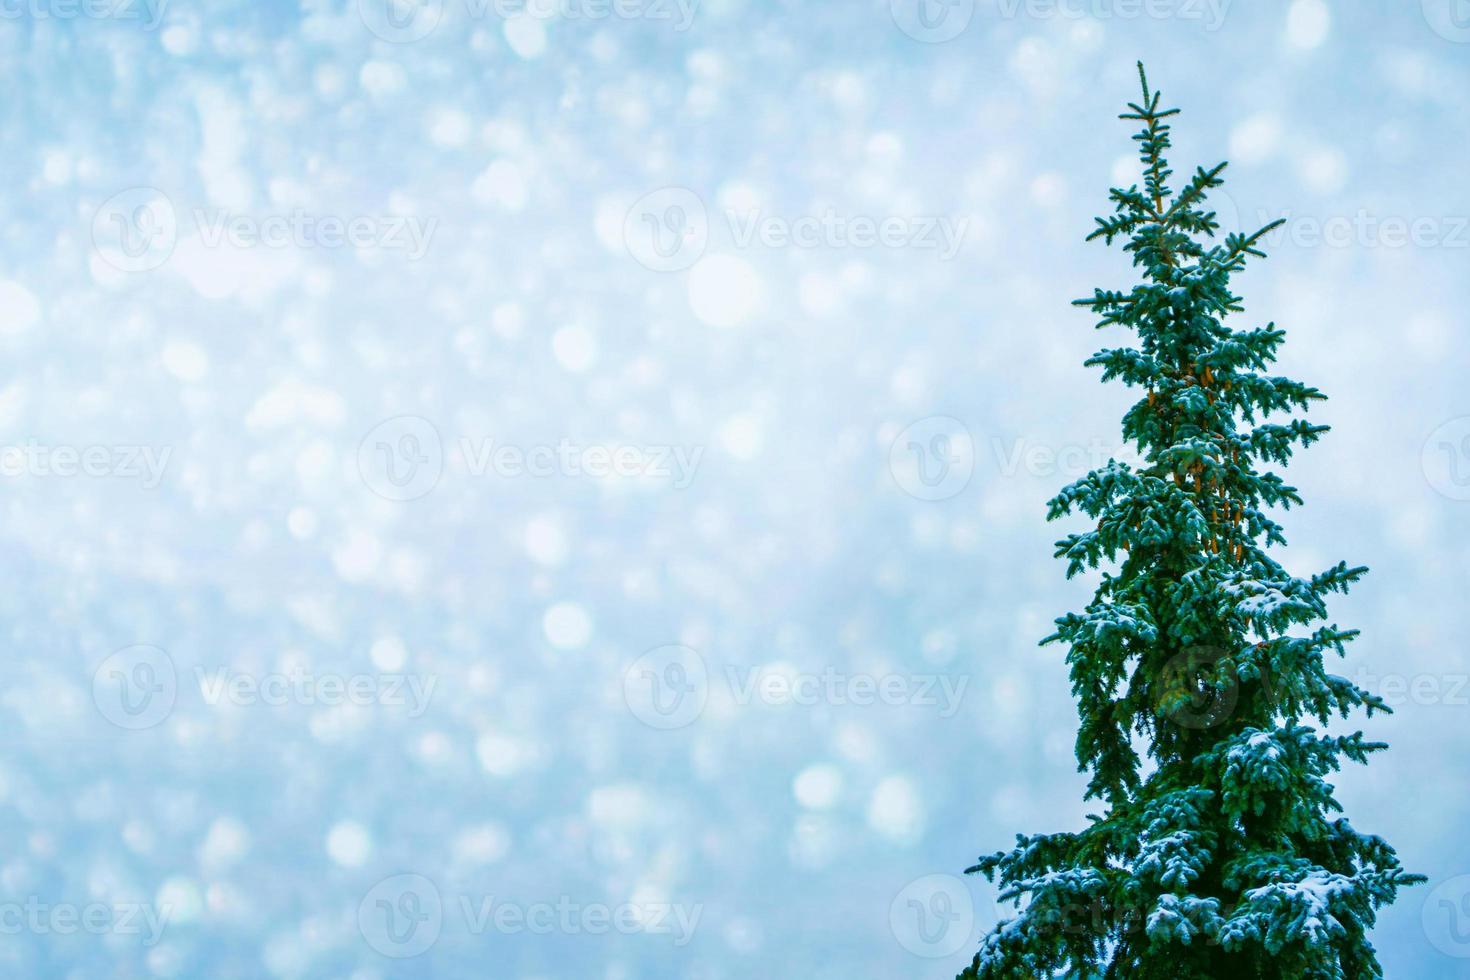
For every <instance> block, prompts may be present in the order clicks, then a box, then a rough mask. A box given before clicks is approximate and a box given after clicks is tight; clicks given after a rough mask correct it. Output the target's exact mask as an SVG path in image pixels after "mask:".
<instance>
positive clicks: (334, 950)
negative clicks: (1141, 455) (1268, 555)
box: [0, 0, 1470, 980]
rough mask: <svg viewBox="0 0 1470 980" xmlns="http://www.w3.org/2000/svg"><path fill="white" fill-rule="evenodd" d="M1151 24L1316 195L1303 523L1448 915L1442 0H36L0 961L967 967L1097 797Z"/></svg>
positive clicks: (1453, 471) (17, 81) (1449, 939)
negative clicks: (1100, 649) (1358, 631)
mask: <svg viewBox="0 0 1470 980" xmlns="http://www.w3.org/2000/svg"><path fill="white" fill-rule="evenodd" d="M389 4H391V6H389ZM1385 8H1386V9H1385ZM1138 58H1143V59H1144V60H1145V61H1146V62H1147V63H1148V67H1149V70H1150V73H1151V77H1152V80H1153V81H1154V82H1155V83H1156V84H1157V85H1158V86H1160V87H1161V88H1162V89H1163V90H1164V92H1165V97H1166V99H1167V100H1169V101H1171V102H1173V103H1175V104H1177V105H1180V106H1181V107H1182V108H1183V109H1184V110H1185V114H1184V115H1183V116H1182V118H1181V119H1179V120H1178V125H1177V127H1176V150H1175V156H1174V164H1175V169H1176V171H1178V172H1181V173H1185V172H1188V171H1191V170H1192V169H1193V168H1194V166H1196V165H1198V164H1205V165H1209V164H1213V163H1214V162H1216V161H1218V160H1220V159H1225V158H1228V159H1230V160H1231V161H1232V167H1231V168H1230V170H1229V171H1228V172H1227V176H1228V178H1229V183H1228V185H1227V188H1226V190H1227V191H1228V192H1229V195H1228V197H1221V198H1220V199H1219V201H1220V203H1219V207H1220V209H1221V213H1222V214H1223V215H1224V216H1225V219H1226V222H1227V224H1228V225H1229V226H1230V227H1232V228H1241V227H1244V226H1246V225H1257V224H1263V223H1264V222H1265V221H1266V220H1269V219H1271V218H1274V217H1276V216H1285V217H1287V218H1288V223H1287V225H1286V226H1285V228H1284V229H1283V230H1282V231H1280V232H1278V233H1276V234H1275V235H1274V236H1273V238H1272V239H1271V241H1270V251H1271V253H1272V257H1271V259H1270V260H1269V261H1267V262H1265V263H1259V264H1257V265H1256V266H1255V267H1254V268H1253V269H1252V270H1251V271H1250V272H1249V273H1248V274H1247V275H1246V276H1245V277H1243V278H1242V279H1241V280H1240V283H1239V285H1240V288H1241V290H1242V291H1243V292H1244V295H1245V297H1246V302H1247V309H1248V313H1247V316H1248V317H1251V318H1253V319H1255V320H1257V321H1259V322H1265V321H1266V320H1275V321H1276V322H1278V323H1279V324H1280V325H1282V326H1284V327H1285V328H1286V329H1287V330H1288V343H1287V347H1286V354H1285V357H1284V366H1283V370H1284V371H1285V372H1287V373H1290V374H1293V375H1296V376H1298V377H1301V378H1302V379H1303V380H1305V381H1308V382H1310V383H1313V384H1316V385H1317V386H1319V387H1321V388H1322V389H1323V390H1324V391H1326V392H1327V393H1328V394H1329V395H1331V396H1332V400H1331V401H1330V402H1328V403H1327V404H1326V405H1325V406H1324V407H1323V409H1322V410H1321V412H1320V416H1319V417H1320V419H1321V420H1323V421H1326V422H1327V423H1329V424H1331V425H1332V426H1333V427H1334V432H1333V433H1332V434H1331V435H1330V436H1329V437H1328V438H1327V439H1326V440H1325V441H1324V442H1323V443H1322V444H1320V445H1319V446H1317V447H1315V448H1313V449H1312V450H1310V451H1309V452H1308V453H1307V454H1306V455H1305V456H1303V457H1302V458H1301V459H1300V460H1299V461H1298V463H1297V464H1296V465H1295V466H1294V467H1293V469H1292V470H1291V477H1292V479H1293V481H1294V482H1295V483H1296V484H1297V485H1298V486H1299V487H1300V488H1301V489H1302V492H1303V495H1304V496H1305V497H1306V499H1307V502H1308V506H1307V508H1306V509H1305V510H1302V511H1299V512H1293V513H1291V514H1289V515H1287V516H1286V518H1285V522H1286V525H1287V528H1288V531H1289V533H1290V538H1291V542H1292V544H1291V547H1290V548H1288V549H1286V550H1285V551H1284V552H1283V553H1282V560H1283V561H1284V563H1285V564H1286V565H1287V567H1288V568H1290V569H1291V570H1293V571H1296V572H1301V573H1307V572H1313V571H1317V570H1320V569H1321V568H1324V567H1326V566H1327V565H1329V564H1332V563H1335V562H1336V561H1337V560H1339V559H1347V560H1349V561H1350V562H1354V563H1364V564H1368V565H1370V566H1372V568H1373V570H1374V574H1373V575H1372V576H1371V577H1370V579H1369V580H1368V581H1367V582H1366V584H1365V585H1364V587H1363V588H1362V589H1361V590H1359V591H1356V592H1355V593H1354V594H1353V595H1352V596H1351V597H1350V598H1348V599H1346V600H1339V602H1338V604H1337V606H1336V609H1335V612H1336V615H1337V617H1338V621H1339V622H1340V623H1341V624H1342V625H1344V626H1358V627H1361V628H1362V629H1363V630H1364V637H1363V639H1362V640H1361V642H1359V643H1358V644H1356V645H1355V646H1354V647H1353V649H1352V651H1351V658H1350V659H1349V661H1348V662H1347V663H1346V664H1345V665H1343V666H1341V667H1340V668H1338V672H1339V673H1342V674H1344V675H1346V676H1349V677H1353V678H1354V679H1356V680H1357V681H1358V682H1359V683H1360V684H1363V685H1364V686H1365V687H1367V688H1369V689H1370V690H1373V691H1375V692H1376V693H1380V694H1382V695H1384V696H1385V697H1386V698H1387V699H1388V700H1389V701H1390V703H1391V704H1395V705H1397V706H1398V713H1397V714H1396V715H1394V716H1393V717H1391V718H1388V719H1375V720H1374V721H1373V722H1371V724H1370V726H1369V727H1368V731H1369V733H1370V734H1371V735H1373V736H1375V737H1382V738H1385V739H1387V740H1389V741H1391V742H1392V743H1393V746H1394V751H1393V752H1391V753H1389V754H1387V755H1385V756H1382V757H1380V758H1379V759H1378V760H1377V761H1376V763H1375V764H1374V765H1373V766H1372V767H1371V768H1370V769H1368V770H1355V771H1350V772H1347V773H1344V774H1343V775H1342V777H1341V779H1340V781H1339V787H1340V796H1341V799H1342V800H1343V802H1344V803H1345V805H1346V808H1347V812H1348V815H1349V816H1350V817H1351V818H1352V820H1353V821H1354V824H1355V825H1356V826H1358V827H1359V828H1360V829H1362V830H1365V831H1371V832H1375V833H1380V834H1382V835H1383V836H1385V837H1387V838H1388V839H1389V840H1390V841H1391V842H1393V843H1394V844H1395V845H1397V846H1398V848H1399V852H1400V855H1401V857H1402V858H1403V860H1404V863H1405V865H1406V866H1407V867H1408V868H1410V869H1411V870H1415V871H1420V872H1424V873H1427V874H1429V875H1431V877H1432V879H1433V880H1432V882H1431V885H1430V886H1429V887H1424V888H1419V889H1415V890H1412V891H1410V892H1408V893H1406V895H1405V896H1404V897H1403V898H1402V900H1401V901H1400V903H1399V904H1398V905H1397V906H1396V907H1395V908H1394V909H1392V910H1391V911H1389V912H1388V913H1386V914H1385V916H1384V918H1383V921H1382V923H1381V926H1380V928H1379V930H1378V931H1377V933H1376V935H1375V942H1376V943H1377V944H1378V946H1379V947H1380V950H1381V953H1382V959H1383V961H1384V964H1385V966H1386V968H1387V970H1388V973H1389V975H1390V976H1402V977H1408V976H1446V975H1450V974H1451V973H1453V972H1455V971H1456V970H1457V969H1462V968H1464V963H1465V962H1466V961H1467V958H1470V941H1467V940H1466V938H1465V937H1466V936H1470V897H1467V896H1470V877H1467V876H1470V841H1467V837H1466V835H1465V833H1464V827H1465V826H1466V824H1467V822H1470V797H1467V795H1466V794H1465V793H1464V791H1463V785H1464V765H1463V758H1464V753H1465V751H1466V750H1467V748H1470V725H1467V723H1466V722H1467V718H1470V683H1467V677H1470V656H1467V651H1466V646H1465V642H1464V640H1463V625H1464V624H1463V620H1464V612H1463V610H1464V594H1465V585H1464V582H1465V578H1466V572H1467V563H1470V559H1467V555H1470V550H1467V547H1466V545H1467V543H1470V540H1467V538H1470V533H1467V526H1470V394H1467V391H1466V387H1465V377H1464V372H1465V365H1466V364H1467V355H1470V339H1467V336H1466V332H1465V327H1464V312H1463V311H1464V310H1465V309H1466V308H1467V303H1470V276H1467V271H1470V185H1467V183H1466V181H1465V173H1466V171H1467V163H1470V161H1467V159H1466V154H1467V152H1470V151H1467V147H1470V9H1467V8H1466V6H1465V4H1464V3H1463V2H1462V0H1423V2H1422V4H1421V3H1420V2H1419V0H1401V2H1398V3H1395V4H1353V5H1349V4H1335V5H1331V6H1329V5H1328V4H1326V3H1325V2H1323V0H1292V2H1266V0H1234V2H1231V0H1061V2H1045V0H950V2H948V3H942V2H940V0H924V2H923V3H922V4H921V3H920V2H919V0H893V2H892V3H890V0H843V2H836V0H832V2H828V3H825V4H822V3H812V2H807V3H796V2H777V0H765V2H760V0H743V2H742V0H702V2H698V3H695V2H693V0H546V2H543V0H533V2H532V4H531V9H530V10H527V9H525V4H524V2H521V0H415V2H412V3H403V2H402V0H360V2H359V0H302V2H301V3H299V4H292V3H288V2H280V0H201V2H197V3H185V2H183V0H172V2H168V0H0V79H3V85H4V91H5V92H6V93H7V96H8V98H7V111H6V112H4V113H3V114H0V141H3V148H4V153H3V154H0V175H3V177H4V179H5V186H6V187H7V188H8V193H5V194H3V195H0V353H3V358H4V363H5V364H6V366H7V368H8V370H7V371H5V372H4V373H3V376H0V484H3V485H0V493H3V496H0V508H3V510H0V513H3V521H0V531H3V534H4V542H5V547H4V549H3V550H0V555H3V562H4V569H5V571H6V573H7V574H6V579H7V581H8V583H9V587H8V588H7V589H5V590H4V593H3V596H0V610H3V619H0V622H3V624H4V626H5V629H6V638H7V640H8V643H7V656H6V667H5V671H6V673H5V679H6V683H5V684H4V686H3V688H0V713H3V725H4V730H5V732H6V736H5V745H6V751H5V752H4V753H3V754H0V830H3V831H4V832H5V833H4V836H5V839H6V840H7V841H9V846H7V847H6V848H5V849H4V851H3V853H0V932H4V933H5V934H6V938H5V941H4V942H3V943H0V964H3V967H4V972H5V973H6V974H7V975H12V976H47V977H53V976H54V977H66V978H72V977H76V978H81V977H95V976H102V975H110V976H116V977H124V978H133V977H139V978H141V977H200V976H209V977H211V978H254V977H261V976H271V977H279V978H286V980H289V978H305V977H313V978H315V977H334V978H335V977H340V978H352V980H388V978H400V977H431V976H432V977H447V978H459V977H466V978H468V977H474V978H477V980H478V978H483V977H486V976H494V977H496V978H502V977H503V978H509V980H550V978H558V977H572V976H576V977H590V978H598V980H658V978H681V980H736V978H745V977H758V976H759V977H802V978H807V980H820V978H827V977H832V978H835V977H843V978H855V977H867V978H874V980H880V978H881V980H890V978H895V977H912V976H937V977H943V976H950V975H953V973H954V972H955V971H956V970H957V969H959V968H960V967H961V966H962V965H963V964H964V963H966V962H967V961H968V958H969V956H970V955H971V954H972V952H973V950H974V948H975V945H976V943H977V941H978V937H979V935H980V934H981V932H982V931H983V930H984V929H986V928H987V927H988V926H989V925H990V924H991V923H993V922H994V920H995V910H994V901H993V900H994V892H993V891H992V890H989V889H988V887H987V886H986V884H985V883H984V882H983V881H975V880H964V881H960V880H957V879H956V878H954V877H953V876H954V875H956V874H958V873H959V872H960V871H961V870H962V869H963V868H964V867H966V866H967V865H968V864H969V863H970V862H971V861H972V860H973V859H974V858H975V857H976V856H977V855H978V854H980V853H982V852H989V851H991V850H994V849H998V848H1002V847H1005V846H1007V845H1008V844H1009V843H1010V842H1011V841H1012V840H1013V839H1014V835H1015V834H1016V833H1017V832H1028V833H1029V832H1039V831H1048V830H1063V829H1078V828H1080V827H1081V826H1082V822H1083V820H1084V815H1085V813H1086V812H1087V810H1088V808H1087V807H1085V806H1084V805H1083V804H1082V802H1081V788H1082V782H1083V781H1082V777H1080V776H1079V775H1077V774H1076V773H1075V771H1074V770H1075V763H1074V762H1073V761H1072V755H1071V752H1072V738H1073V725H1074V720H1075V714H1074V712H1073V709H1072V705H1071V699H1070V696H1069V692H1068V687H1067V681H1066V677H1065V669H1064V666H1063V664H1062V662H1061V658H1062V652H1061V651H1058V650H1057V649H1055V648H1046V649H1040V648H1038V647H1037V646H1036V642H1037V641H1038V640H1039V639H1040V638H1041V637H1042V636H1044V635H1046V633H1047V632H1049V626H1050V621H1051V619H1052V617H1054V616H1056V615H1059V614H1061V613H1063V612H1066V611H1068V610H1070V609H1073V608H1076V607H1079V606H1080V605H1081V604H1083V603H1084V602H1085V601H1086V598H1087V596H1088V594H1090V591H1091V587H1092V585H1093V584H1094V583H1093V582H1089V581H1085V580H1077V581H1073V582H1071V583H1068V582H1066V581H1065V580H1064V578H1063V570H1062V567H1061V566H1060V564H1059V563H1057V562H1055V561H1053V560H1052V559H1051V557H1050V555H1051V543H1052V542H1053V541H1054V540H1055V539H1056V538H1057V537H1059V536H1060V535H1061V534H1062V533H1064V529H1063V528H1061V527H1055V526H1048V525H1046V524H1045V522H1044V516H1045V507H1044V502H1045V500H1046V499H1047V498H1048V497H1050V496H1051V495H1052V494H1053V493H1054V492H1055V491H1056V490H1057V489H1058V488H1059V487H1060V486H1062V485H1064V484H1065V483H1067V482H1070V481H1071V480H1072V479H1074V478H1075V477H1077V476H1078V475H1080V474H1081V473H1083V472H1085V471H1086V470H1087V469H1088V468H1090V467H1091V466H1093V465H1096V464H1098V463H1100V462H1102V461H1104V460H1105V459H1106V458H1107V457H1108V456H1109V455H1110V454H1114V453H1118V452H1119V451H1120V449H1121V448H1122V447H1120V446H1119V443H1118V439H1119V436H1118V422H1117V420H1118V418H1119V416H1120V415H1121V412H1122V410H1123V408H1124V407H1125V405H1126V404H1127V403H1128V396H1127V395H1126V394H1125V393H1124V392H1122V391H1121V390H1118V389H1116V388H1114V387H1111V386H1110V387H1107V388H1105V387H1103V386H1101V385H1099V384H1097V379H1096V374H1095V372H1092V371H1089V370H1087V369H1084V368H1083V367H1082V366H1081V364H1082V361H1083V360H1084V359H1085V358H1086V357H1087V356H1088V355H1089V354H1091V353H1092V352H1093V351H1094V350H1095V349H1097V348H1098V347H1100V346H1103V344H1104V343H1110V342H1113V341H1112V339H1111V338H1108V339H1104V338H1101V337H1099V336H1098V335H1096V334H1095V333H1094V331H1093V330H1092V327H1091V321H1090V318H1089V316H1088V315H1087V314H1085V313H1082V312H1078V311H1076V310H1073V309H1072V308H1071V307H1070V306H1069V305H1068V301H1069V300H1070V299H1072V298H1074V297H1077V296H1081V295H1084V294H1087V293H1089V292H1090V291H1091V290H1092V288H1093V287H1094V286H1105V287H1126V286H1127V285H1128V284H1129V282H1130V279H1129V275H1130V273H1129V270H1128V268H1127V264H1126V261H1125V259H1124V258H1123V256H1122V255H1121V253H1120V252H1118V251H1117V250H1108V249H1105V248H1103V247H1102V246H1101V245H1100V244H1092V245H1087V244H1084V243H1083V241H1082V239H1083V237H1084V236H1085V235H1086V233H1087V232H1088V230H1089V229H1090V227H1091V224H1092V221H1091V219H1092V216H1093V215H1095V214H1098V213H1100V212H1101V211H1102V210H1103V209H1104V208H1105V207H1106V192H1107V188H1108V187H1109V186H1110V185H1111V184H1113V183H1116V182H1131V181H1132V180H1133V179H1134V175H1135V174H1136V167H1135V164H1134V162H1133V159H1132V156H1131V154H1132V147H1133V144H1132V143H1131V141H1130V139H1129V136H1130V135H1131V130H1130V128H1129V126H1128V125H1127V124H1125V123H1122V122H1119V121H1117V120H1116V119H1115V116H1116V114H1117V113H1118V112H1119V111H1121V109H1122V105H1123V103H1124V102H1125V101H1126V100H1128V99H1132V98H1135V97H1136V78H1135V75H1134V67H1133V66H1134V62H1135V60H1137V59H1138ZM78 923H83V924H82V925H79V924H78Z"/></svg>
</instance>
